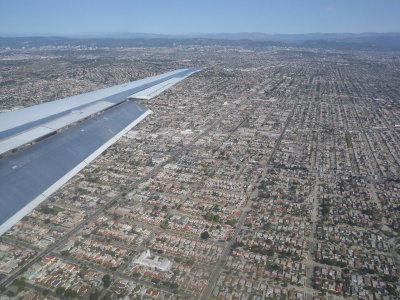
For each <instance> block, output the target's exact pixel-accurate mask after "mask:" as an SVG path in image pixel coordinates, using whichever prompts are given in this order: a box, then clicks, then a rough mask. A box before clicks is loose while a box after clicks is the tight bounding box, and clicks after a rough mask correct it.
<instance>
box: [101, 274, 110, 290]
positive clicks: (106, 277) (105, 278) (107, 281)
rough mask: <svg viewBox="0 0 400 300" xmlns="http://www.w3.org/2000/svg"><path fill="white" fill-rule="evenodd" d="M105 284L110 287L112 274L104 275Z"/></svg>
mask: <svg viewBox="0 0 400 300" xmlns="http://www.w3.org/2000/svg"><path fill="white" fill-rule="evenodd" d="M102 280H103V284H104V287H105V288H108V287H109V286H110V285H111V277H110V275H108V274H106V275H104V276H103V279H102Z"/></svg>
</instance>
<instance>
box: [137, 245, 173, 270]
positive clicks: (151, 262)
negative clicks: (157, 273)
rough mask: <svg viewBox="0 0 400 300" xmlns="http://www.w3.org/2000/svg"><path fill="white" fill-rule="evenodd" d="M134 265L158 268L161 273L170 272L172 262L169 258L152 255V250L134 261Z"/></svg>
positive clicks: (146, 251)
mask: <svg viewBox="0 0 400 300" xmlns="http://www.w3.org/2000/svg"><path fill="white" fill-rule="evenodd" d="M134 263H135V264H139V265H142V266H146V267H152V268H156V269H159V270H161V271H168V270H169V269H170V268H171V266H172V262H171V261H170V260H169V259H168V258H165V257H160V256H157V255H152V254H151V253H150V249H147V250H145V251H143V253H142V254H140V256H139V257H138V258H136V259H135V260H134Z"/></svg>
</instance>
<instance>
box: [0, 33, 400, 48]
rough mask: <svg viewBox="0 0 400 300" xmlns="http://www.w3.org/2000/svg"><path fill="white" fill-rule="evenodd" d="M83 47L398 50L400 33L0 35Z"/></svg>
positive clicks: (24, 43) (4, 43) (15, 41)
mask: <svg viewBox="0 0 400 300" xmlns="http://www.w3.org/2000/svg"><path fill="white" fill-rule="evenodd" d="M48 45H52V46H67V45H69V46H84V47H175V46H180V45H182V46H184V45H187V46H189V45H199V46H204V45H221V46H243V47H265V46H273V45H275V46H288V47H290V46H298V47H306V48H332V49H342V50H349V49H352V50H362V49H370V50H400V33H397V32H394V33H360V34H354V33H310V34H264V33H218V34H191V35H180V36H177V35H175V36H174V35H163V34H146V33H118V34H104V35H100V34H98V35H90V34H88V35H81V36H75V37H72V36H71V37H51V36H44V37H2V38H1V37H0V47H3V48H4V47H11V48H22V47H26V48H30V47H40V46H48Z"/></svg>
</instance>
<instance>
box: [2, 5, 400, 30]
mask: <svg viewBox="0 0 400 300" xmlns="http://www.w3.org/2000/svg"><path fill="white" fill-rule="evenodd" d="M394 31H397V32H400V0H0V34H3V35H4V34H7V35H9V34H85V33H115V32H143V33H169V34H185V33H220V32H264V33H314V32H356V33H358V32H394Z"/></svg>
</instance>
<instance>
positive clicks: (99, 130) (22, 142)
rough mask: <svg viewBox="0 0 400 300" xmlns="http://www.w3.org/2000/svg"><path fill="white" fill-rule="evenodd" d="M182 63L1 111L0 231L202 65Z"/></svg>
mask: <svg viewBox="0 0 400 300" xmlns="http://www.w3.org/2000/svg"><path fill="white" fill-rule="evenodd" d="M199 70H200V69H197V68H189V69H181V70H176V71H173V72H169V73H165V74H162V75H158V76H154V77H149V78H145V79H141V80H137V81H134V82H129V83H125V84H121V85H117V86H114V87H110V88H105V89H101V90H97V91H93V92H90V93H85V94H81V95H77V96H73V97H69V98H65V99H60V100H56V101H52V102H48V103H44V104H39V105H35V106H31V107H27V108H23V109H20V110H15V111H11V112H6V113H1V114H0V156H2V157H1V158H0V235H2V234H3V233H4V232H6V231H7V230H8V229H10V228H11V227H12V226H13V225H14V224H15V223H17V222H18V221H19V220H21V219H22V218H23V217H24V216H25V215H27V214H28V213H29V212H30V211H31V210H33V209H34V208H35V207H36V206H37V205H39V204H40V203H41V202H43V201H44V200H45V199H46V198H47V197H49V196H50V195H51V194H52V193H54V192H55V191H57V190H58V189H59V188H60V187H61V186H62V185H63V184H64V183H66V182H67V181H68V180H69V179H71V178H72V177H73V176H74V175H76V174H77V173H78V172H79V171H80V170H82V169H83V168H84V167H85V166H86V165H87V164H89V163H90V162H91V161H92V160H94V159H95V158H96V157H97V156H98V155H100V154H101V153H102V152H103V151H104V150H106V149H107V148H108V147H110V146H111V145H112V144H113V143H115V142H116V141H117V140H118V139H119V138H120V137H121V136H123V135H124V134H125V133H126V132H128V131H129V130H130V129H131V128H133V127H134V126H135V125H136V124H138V123H139V122H140V121H141V120H143V119H144V118H145V117H146V116H147V115H149V114H150V113H151V111H150V110H149V109H147V108H145V107H143V106H142V105H140V104H138V103H136V102H135V101H134V99H151V98H153V97H155V96H157V95H159V94H160V93H161V92H163V91H164V90H166V89H168V88H170V87H171V86H173V85H174V84H176V83H178V82H179V81H181V80H183V79H184V78H186V77H188V76H190V75H191V74H193V73H195V72H197V71H199Z"/></svg>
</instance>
